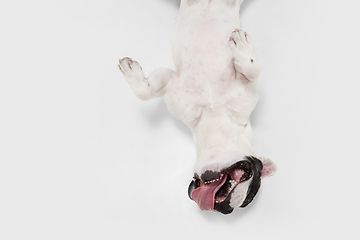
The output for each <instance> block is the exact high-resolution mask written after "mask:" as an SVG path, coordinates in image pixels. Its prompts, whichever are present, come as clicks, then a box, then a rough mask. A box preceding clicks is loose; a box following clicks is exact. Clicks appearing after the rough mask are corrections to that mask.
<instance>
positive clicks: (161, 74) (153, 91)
mask: <svg viewBox="0 0 360 240" xmlns="http://www.w3.org/2000/svg"><path fill="white" fill-rule="evenodd" d="M119 68H120V70H121V72H122V73H124V75H125V78H126V80H127V82H128V83H129V84H130V86H131V88H132V89H133V91H134V93H135V95H136V96H137V97H138V98H140V99H141V100H149V99H152V98H157V97H162V96H163V95H164V93H165V90H166V85H167V83H168V82H169V81H170V80H171V79H172V78H175V77H176V76H175V72H174V71H173V70H171V69H167V68H159V69H156V70H155V71H154V72H152V73H151V74H150V76H149V77H148V78H146V77H145V75H144V72H143V70H142V68H141V66H140V64H139V63H138V62H137V61H134V60H132V59H131V58H128V57H126V58H123V59H120V60H119Z"/></svg>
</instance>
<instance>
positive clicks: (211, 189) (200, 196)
mask: <svg viewBox="0 0 360 240" xmlns="http://www.w3.org/2000/svg"><path fill="white" fill-rule="evenodd" d="M226 177H227V176H226V174H225V175H223V176H221V179H220V180H219V181H215V182H212V183H208V184H202V185H201V186H200V187H198V188H197V189H195V190H194V191H193V192H192V194H191V198H192V199H193V200H194V201H195V202H196V203H197V204H198V205H199V207H200V209H201V210H206V211H210V210H213V209H214V201H215V194H216V192H217V191H218V190H219V189H220V188H221V187H222V185H224V183H225V181H226Z"/></svg>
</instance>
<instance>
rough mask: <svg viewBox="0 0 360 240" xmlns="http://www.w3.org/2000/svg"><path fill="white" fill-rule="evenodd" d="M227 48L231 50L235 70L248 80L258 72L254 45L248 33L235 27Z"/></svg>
mask: <svg viewBox="0 0 360 240" xmlns="http://www.w3.org/2000/svg"><path fill="white" fill-rule="evenodd" d="M228 44H229V48H230V49H231V51H232V52H233V56H234V64H235V68H236V70H237V71H239V72H241V73H243V74H244V75H245V76H246V77H247V78H248V79H249V80H251V79H253V78H256V77H257V76H258V75H259V73H260V68H259V64H258V62H257V58H256V53H255V49H254V46H253V44H252V42H251V39H250V37H249V35H248V34H247V33H246V32H243V31H241V30H240V29H235V30H234V31H233V32H232V33H231V36H230V38H229V42H228Z"/></svg>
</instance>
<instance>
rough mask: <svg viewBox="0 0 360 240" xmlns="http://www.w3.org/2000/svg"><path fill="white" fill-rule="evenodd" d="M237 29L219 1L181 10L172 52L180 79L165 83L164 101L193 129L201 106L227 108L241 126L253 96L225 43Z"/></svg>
mask: <svg viewBox="0 0 360 240" xmlns="http://www.w3.org/2000/svg"><path fill="white" fill-rule="evenodd" d="M238 27H240V20H239V13H238V11H237V10H236V9H234V8H230V7H228V6H226V5H224V4H222V5H219V4H218V5H215V4H214V5H209V6H208V8H204V6H203V5H200V4H199V5H196V4H194V5H192V6H190V7H183V8H182V9H181V10H180V13H179V16H178V19H177V22H176V24H175V28H174V34H173V41H172V50H173V57H174V62H175V66H176V68H177V73H178V75H179V78H178V79H177V80H176V81H172V82H170V83H169V84H168V86H167V90H166V94H165V96H164V100H165V102H166V104H167V106H168V109H169V111H170V113H171V114H172V115H174V116H175V117H177V118H179V119H180V120H182V121H183V122H185V123H186V124H187V125H188V126H189V127H193V126H194V125H195V124H196V123H197V121H198V119H199V118H200V116H201V113H202V111H203V110H204V109H208V108H210V109H214V110H216V109H217V107H219V106H220V107H224V106H225V107H226V108H227V109H228V110H229V111H228V113H227V114H228V115H229V117H230V118H231V119H233V120H234V121H235V122H236V123H238V124H242V125H244V124H246V123H247V120H248V118H249V116H250V113H251V111H252V110H253V108H254V107H255V105H256V101H257V97H254V95H257V93H256V92H253V91H252V90H251V89H252V88H248V87H246V84H248V83H246V84H245V81H246V79H245V77H243V76H239V75H238V76H236V73H235V69H234V66H233V63H232V60H233V56H232V53H231V51H230V49H229V47H228V40H229V36H230V34H231V32H232V31H233V30H234V29H235V28H238Z"/></svg>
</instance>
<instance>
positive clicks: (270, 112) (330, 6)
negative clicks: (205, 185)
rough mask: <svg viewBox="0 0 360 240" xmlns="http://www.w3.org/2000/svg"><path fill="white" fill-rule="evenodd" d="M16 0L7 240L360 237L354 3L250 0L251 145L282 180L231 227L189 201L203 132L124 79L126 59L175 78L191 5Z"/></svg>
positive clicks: (2, 29) (1, 177)
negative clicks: (180, 27) (173, 45)
mask: <svg viewBox="0 0 360 240" xmlns="http://www.w3.org/2000/svg"><path fill="white" fill-rule="evenodd" d="M4 2H5V1H3V2H2V3H1V4H0V34H1V37H0V42H1V44H0V141H1V143H0V161H1V162H0V221H1V223H0V226H1V230H0V238H1V239H6V240H7V239H155V237H156V239H194V238H197V239H199V238H201V239H220V238H222V239H223V238H234V239H264V238H266V239H304V238H306V239H315V238H317V239H324V238H325V237H333V238H334V239H335V237H341V239H356V238H358V237H359V233H358V231H357V229H356V228H358V216H359V215H358V214H359V207H358V202H359V200H360V199H359V197H358V195H357V192H358V191H359V190H358V189H359V187H358V186H357V185H358V184H357V183H358V182H359V180H358V177H357V176H356V175H357V173H358V171H359V164H358V162H359V155H358V151H357V149H358V148H359V147H358V146H359V138H358V136H359V120H360V118H359V114H358V112H359V100H360V98H359V90H358V89H359V83H358V82H359V80H360V78H359V70H358V69H359V63H360V61H359V53H360V52H359V43H360V38H359V34H358V31H359V22H360V17H359V15H358V5H357V2H356V1H350V0H344V1H334V0H318V1H315V0H302V1H299V0H286V1H285V0H283V1H281V0H272V1H270V0H267V1H265V0H245V2H244V3H243V6H242V9H241V11H240V14H241V21H242V26H241V28H242V29H244V30H245V31H247V32H248V33H249V34H250V35H251V37H252V39H253V42H254V45H255V47H256V50H257V53H258V57H259V61H260V62H261V65H262V72H261V77H260V79H259V87H260V101H259V103H258V105H257V108H256V109H255V111H254V112H253V114H252V118H251V121H252V125H253V129H254V136H253V147H254V150H255V152H256V153H257V154H259V155H263V156H266V157H270V158H271V159H272V160H273V161H274V162H275V163H276V164H277V165H278V173H277V174H276V175H275V176H273V177H271V178H268V179H265V180H264V181H263V183H262V187H261V189H260V192H259V194H258V196H257V197H256V198H255V200H254V201H253V202H252V203H251V204H250V205H249V206H248V207H247V208H245V209H236V210H235V211H234V212H233V213H232V214H231V215H221V214H219V213H212V212H201V211H200V209H199V208H198V207H197V205H196V204H195V203H194V202H192V201H191V200H190V199H189V198H188V196H187V188H188V185H189V183H190V181H191V178H192V175H193V173H192V166H193V164H194V162H195V148H194V145H193V140H192V137H191V132H190V130H189V129H187V127H186V126H185V125H184V124H183V123H181V122H180V121H178V120H176V119H174V118H173V117H172V116H171V115H170V114H169V113H168V112H167V109H166V106H165V104H164V103H163V101H162V99H156V100H152V101H149V102H142V101H140V100H138V99H137V98H136V97H135V96H134V94H133V93H132V91H131V88H130V87H129V86H128V84H127V83H126V81H125V79H124V77H123V76H122V75H121V73H120V71H119V70H118V68H117V61H118V59H119V58H122V57H124V56H130V57H132V58H134V59H136V60H138V61H139V62H140V63H141V65H142V67H143V69H144V71H145V74H147V75H148V74H149V73H150V72H151V71H152V70H154V69H155V68H157V67H169V68H174V67H173V63H172V56H171V51H170V36H169V35H170V32H171V29H172V24H173V23H174V21H175V18H176V15H177V11H178V5H179V1H177V0H103V1H94V0H91V1H90V0H87V1H85V0H71V1H70V0H61V1H60V0H59V1H55V0H47V1H40V0H35V1H6V3H4ZM204 41H206V39H204ZM353 217H357V218H353ZM354 219H355V220H354Z"/></svg>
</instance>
